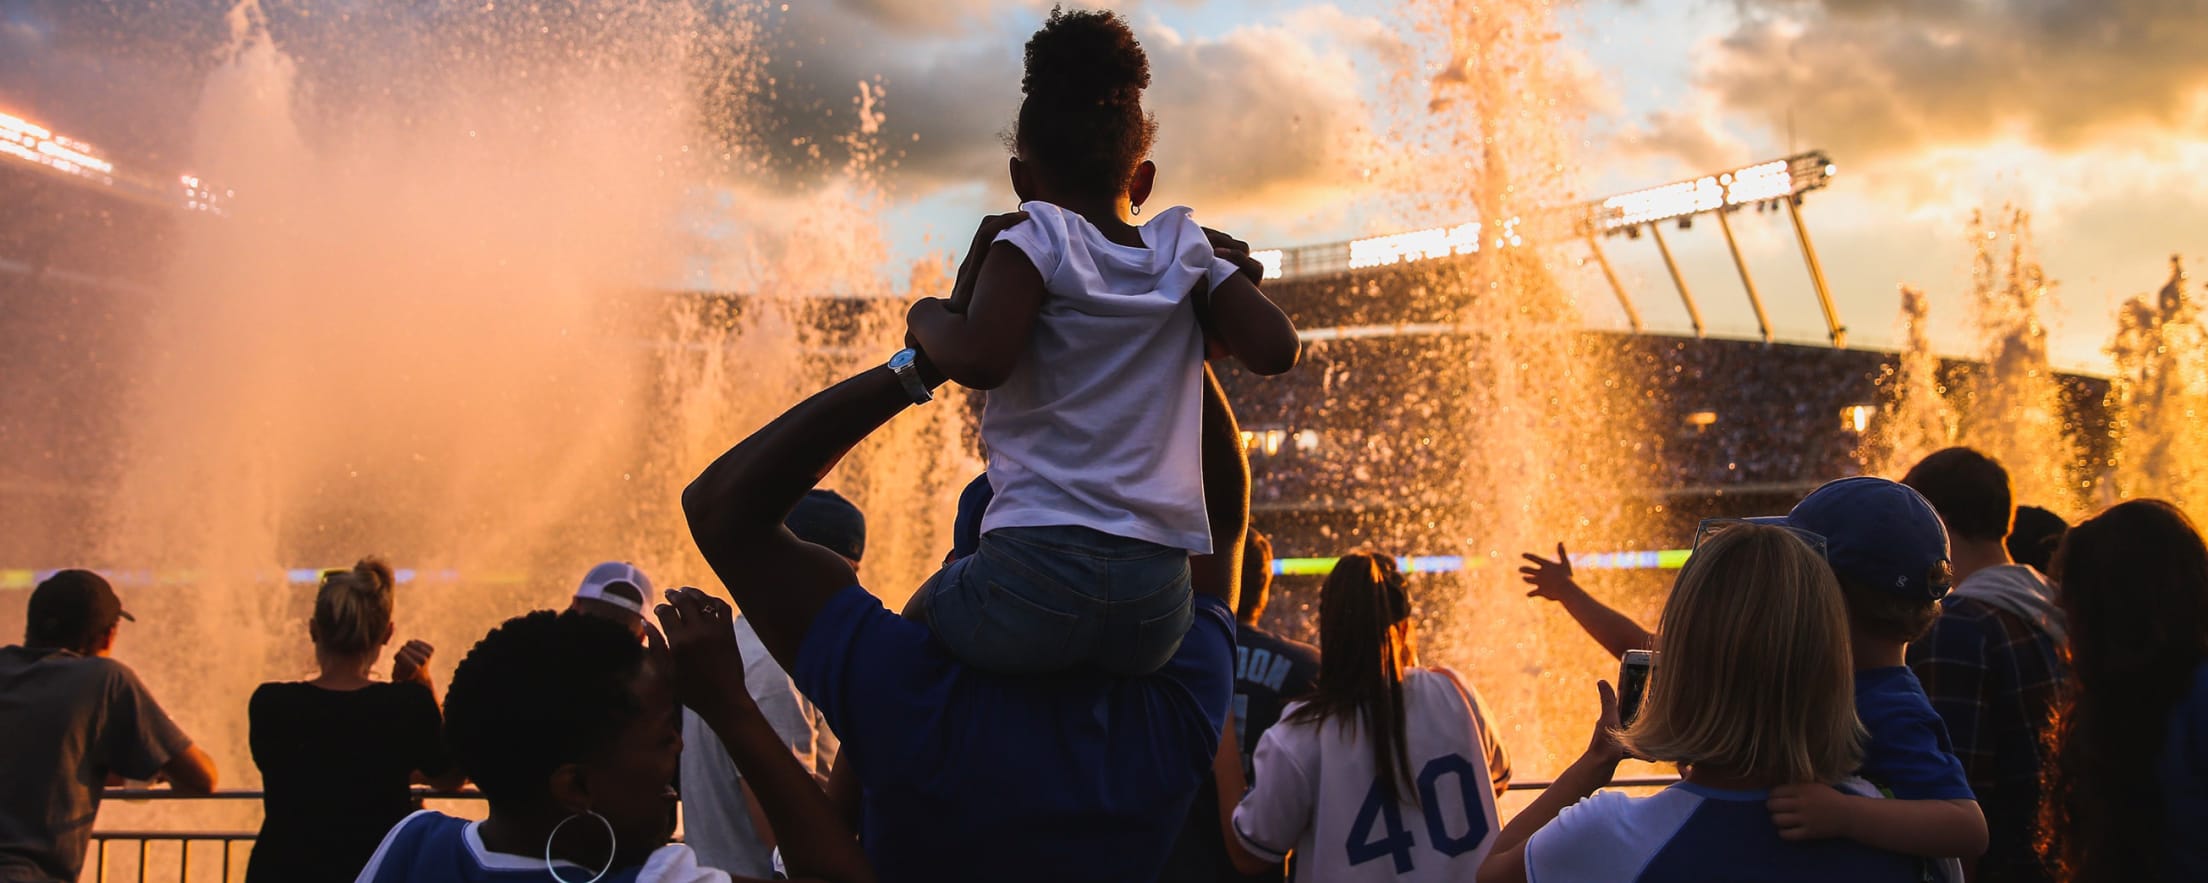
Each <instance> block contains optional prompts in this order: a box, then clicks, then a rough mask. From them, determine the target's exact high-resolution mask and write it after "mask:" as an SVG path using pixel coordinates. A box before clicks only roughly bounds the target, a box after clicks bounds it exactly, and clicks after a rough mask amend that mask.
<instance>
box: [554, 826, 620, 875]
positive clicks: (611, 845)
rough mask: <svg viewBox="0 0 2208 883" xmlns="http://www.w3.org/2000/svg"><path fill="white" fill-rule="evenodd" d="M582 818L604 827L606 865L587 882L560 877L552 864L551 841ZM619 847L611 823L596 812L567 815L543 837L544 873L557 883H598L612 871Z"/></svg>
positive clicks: (557, 869) (618, 840)
mask: <svg viewBox="0 0 2208 883" xmlns="http://www.w3.org/2000/svg"><path fill="white" fill-rule="evenodd" d="M584 816H589V817H591V818H594V819H597V820H598V824H600V825H603V826H605V829H606V865H605V867H602V868H599V869H598V873H596V874H592V875H591V877H590V879H588V880H569V879H567V878H566V877H562V876H560V869H559V868H558V867H557V866H555V865H553V864H552V841H553V840H555V839H557V838H558V837H559V836H560V829H561V828H565V827H567V823H568V822H572V821H575V820H576V819H579V818H582V817H584ZM620 846H621V841H620V839H619V838H617V837H615V836H614V834H613V823H612V822H609V821H606V817H605V816H602V815H599V814H598V813H597V812H596V811H594V810H588V809H586V810H583V811H582V812H579V813H570V814H568V817H567V818H564V819H561V820H560V823H559V824H557V825H553V826H552V833H550V834H546V835H544V872H545V873H547V874H551V875H552V879H554V880H557V881H559V883H598V881H599V880H600V879H602V878H604V877H605V876H606V872H608V871H611V870H613V859H614V856H616V855H619V854H620V853H621V848H620Z"/></svg>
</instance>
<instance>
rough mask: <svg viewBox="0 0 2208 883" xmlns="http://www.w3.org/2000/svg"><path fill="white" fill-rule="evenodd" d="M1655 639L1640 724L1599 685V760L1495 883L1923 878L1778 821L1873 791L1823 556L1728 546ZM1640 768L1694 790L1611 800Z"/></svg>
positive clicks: (1802, 548) (1736, 537) (1857, 882)
mask: <svg viewBox="0 0 2208 883" xmlns="http://www.w3.org/2000/svg"><path fill="white" fill-rule="evenodd" d="M1657 633H1658V634H1659V635H1661V636H1662V640H1661V642H1660V644H1661V649H1662V651H1663V653H1662V656H1661V657H1659V658H1658V660H1657V662H1656V665H1655V668H1654V669H1653V670H1652V672H1651V673H1650V675H1649V680H1648V687H1647V693H1646V696H1645V698H1644V699H1643V700H1642V705H1641V708H1640V713H1639V715H1638V716H1637V717H1636V718H1635V719H1634V720H1633V722H1632V724H1631V725H1630V726H1627V727H1623V728H1621V727H1620V725H1619V721H1618V710H1617V696H1616V694H1615V693H1613V692H1612V690H1611V688H1610V685H1609V684H1608V683H1602V684H1600V685H1599V689H1598V692H1599V693H1600V695H1601V700H1602V708H1601V715H1600V717H1599V718H1598V719H1597V722H1596V725H1595V733H1594V736H1593V737H1592V738H1591V739H1590V740H1589V745H1588V748H1587V751H1586V752H1585V753H1584V754H1582V755H1581V756H1580V758H1579V759H1578V760H1577V761H1574V762H1573V763H1572V765H1571V766H1570V767H1568V768H1566V769H1565V771H1564V772H1563V773H1561V774H1559V775H1558V776H1557V778H1556V781H1555V783H1554V784H1552V785H1550V786H1549V787H1548V789H1547V790H1545V791H1543V792H1542V793H1541V796H1540V797H1538V798H1536V799H1535V800H1534V802H1533V803H1532V804H1531V805H1529V806H1528V807H1527V808H1526V809H1525V810H1524V811H1523V812H1520V813H1519V814H1518V816H1517V817H1516V818H1514V819H1512V820H1511V822H1510V824H1509V826H1507V827H1505V828H1504V829H1503V832H1502V834H1501V835H1499V836H1498V837H1497V839H1496V842H1495V844H1494V846H1493V851H1492V852H1490V853H1489V854H1488V857H1487V859H1486V861H1485V862H1484V863H1483V864H1482V865H1481V867H1480V871H1479V880H1480V883H1523V881H1528V880H1537V881H1542V883H1574V881H1587V883H1595V881H1601V883H1636V881H1643V883H1655V881H1671V880H1789V881H1808V883H1816V881H1835V883H1838V881H1847V883H1880V881H1892V883H1903V881H1916V880H1919V879H1920V875H1921V872H1922V869H1921V866H1920V862H1919V860H1917V859H1915V858H1912V857H1910V856H1906V855H1902V854H1899V853H1894V852H1886V851H1883V850H1879V849H1875V848H1873V847H1870V846H1865V845H1863V844H1860V843H1856V842H1854V841H1852V840H1844V839H1829V840H1805V839H1793V838H1789V837H1787V836H1785V835H1784V833H1783V831H1782V828H1783V826H1785V825H1787V824H1788V823H1789V822H1790V820H1789V819H1786V818H1783V817H1782V818H1774V817H1773V816H1772V814H1771V812H1770V810H1769V809H1768V808H1767V803H1768V802H1769V801H1770V800H1771V797H1772V794H1773V792H1774V790H1775V789H1778V788H1781V787H1784V786H1788V785H1794V784H1802V783H1829V784H1834V785H1838V786H1840V787H1842V788H1844V789H1846V790H1847V791H1849V792H1850V793H1854V794H1869V793H1872V792H1871V791H1870V787H1869V785H1868V784H1866V783H1863V782H1861V781H1860V780H1851V779H1849V778H1848V777H1849V775H1850V774H1851V773H1852V772H1853V771H1854V770H1855V768H1856V767H1857V765H1858V764H1859V763H1861V759H1862V757H1863V748H1862V742H1863V731H1862V725H1861V724H1860V723H1859V722H1858V721H1857V720H1856V715H1855V706H1854V701H1853V693H1854V681H1853V668H1854V662H1853V657H1852V655H1851V651H1850V638H1849V632H1848V608H1847V605H1846V603H1845V602H1844V601H1842V600H1841V594H1840V586H1839V582H1838V580H1837V579H1836V578H1835V577H1834V576H1833V571H1832V569H1831V568H1830V567H1828V566H1826V564H1825V562H1824V560H1823V558H1821V557H1820V556H1819V555H1818V553H1817V552H1816V551H1814V550H1812V549H1811V548H1810V546H1809V545H1808V544H1807V543H1805V542H1804V541H1803V539H1802V538H1800V537H1798V536H1797V535H1796V534H1795V533H1793V532H1792V531H1789V530H1787V529H1786V528H1782V527H1777V526H1768V525H1760V524H1739V525H1737V526H1733V527H1730V528H1727V529H1725V530H1723V531H1721V532H1718V533H1717V534H1715V535H1714V536H1712V537H1711V538H1710V539H1708V540H1707V541H1706V542H1704V543H1701V544H1699V545H1698V548H1697V550H1696V552H1695V554H1694V555H1693V557H1691V558H1689V559H1687V565H1686V567H1685V569H1683V570H1682V571H1680V574H1679V580H1678V584H1677V585H1675V586H1674V587H1673V588H1672V592H1671V597H1670V598H1669V600H1667V601H1666V602H1665V603H1664V612H1663V616H1662V619H1661V621H1660V628H1659V629H1658V632H1657ZM1329 652H1331V650H1329ZM1629 753H1630V754H1632V755H1634V756H1637V757H1642V758H1646V759H1648V760H1653V761H1658V762H1667V763H1675V764H1678V765H1679V766H1680V769H1681V777H1682V778H1681V781H1680V782H1679V783H1678V784H1676V785H1672V786H1670V787H1668V788H1665V789H1664V790H1662V791H1660V792H1658V793H1656V794H1655V795H1652V796H1649V797H1638V798H1637V797H1629V796H1627V795H1626V794H1624V793H1623V792H1617V791H1604V792H1600V793H1597V789H1599V788H1601V787H1602V786H1603V785H1604V784H1606V783H1608V782H1609V781H1610V779H1611V777H1612V776H1613V775H1614V774H1615V773H1616V771H1617V766H1618V763H1619V762H1620V761H1621V760H1623V759H1624V758H1625V757H1626V755H1627V754H1629Z"/></svg>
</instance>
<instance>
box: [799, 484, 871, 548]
mask: <svg viewBox="0 0 2208 883" xmlns="http://www.w3.org/2000/svg"><path fill="white" fill-rule="evenodd" d="M782 524H783V526H784V527H788V528H789V529H790V533H793V534H796V535H797V538H798V539H801V540H804V541H805V542H808V543H812V544H813V545H816V546H821V547H824V548H826V549H827V550H828V551H830V552H834V553H836V554H838V555H842V556H843V557H844V559H845V560H847V561H858V560H860V559H861V558H864V557H866V514H865V513H863V512H860V511H859V507H858V506H856V505H853V504H852V503H851V501H850V500H846V499H844V498H843V495H842V494H839V493H836V492H835V491H824V490H820V489H818V488H816V489H813V490H809V491H806V492H805V496H804V498H803V499H800V500H798V501H797V507H796V508H794V509H791V510H790V514H789V517H787V518H784V519H782Z"/></svg>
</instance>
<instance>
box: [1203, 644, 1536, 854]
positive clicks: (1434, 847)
mask: <svg viewBox="0 0 2208 883" xmlns="http://www.w3.org/2000/svg"><path fill="white" fill-rule="evenodd" d="M1302 706H1303V703H1301V702H1296V703H1291V704H1289V706H1288V707H1287V708H1286V709H1284V710H1283V711H1282V712H1281V717H1280V723H1277V724H1274V725H1273V726H1272V728H1271V729H1268V730H1266V731H1265V735H1264V737H1263V738H1262V739H1259V740H1258V743H1257V757H1256V765H1257V779H1256V781H1255V782H1254V783H1253V785H1252V787H1251V789H1250V793H1249V794H1248V795H1247V796H1245V797H1243V798H1242V803H1241V804H1240V805H1238V806H1236V807H1235V808H1234V833H1235V837H1236V839H1239V840H1241V841H1242V845H1243V847H1244V848H1245V849H1248V850H1249V851H1250V852H1251V853H1252V854H1253V855H1257V856H1259V857H1262V858H1266V859H1269V860H1272V861H1279V860H1281V859H1282V858H1284V857H1286V855H1287V853H1288V851H1289V850H1290V849H1293V850H1295V853H1296V879H1297V880H1298V881H1312V880H1326V881H1336V880H1351V881H1356V880H1374V881H1381V880H1405V881H1412V883H1420V881H1443V880H1470V879H1472V877H1473V876H1474V875H1475V874H1477V873H1478V872H1479V868H1480V861H1481V860H1482V859H1485V858H1486V857H1487V851H1488V848H1489V847H1490V846H1492V845H1494V842H1495V834H1496V832H1498V831H1501V830H1502V827H1503V826H1502V822H1501V820H1500V819H1499V818H1498V817H1497V816H1496V813H1495V796H1496V793H1497V792H1498V791H1500V790H1501V789H1502V787H1503V786H1504V785H1506V784H1508V783H1509V781H1510V758H1509V755H1508V754H1507V753H1505V752H1504V751H1503V747H1502V745H1501V744H1500V743H1498V742H1497V741H1495V738H1494V736H1493V734H1491V733H1490V732H1488V729H1487V716H1486V714H1485V712H1484V708H1485V706H1484V704H1483V703H1481V702H1480V700H1479V697H1478V694H1476V693H1473V692H1472V691H1471V690H1469V689H1468V688H1466V687H1465V686H1464V685H1463V683H1462V682H1460V681H1459V680H1458V679H1457V676H1456V673H1455V672H1452V671H1450V670H1448V669H1445V668H1434V669H1423V668H1414V669H1411V670H1409V671H1407V672H1404V675H1403V718H1404V726H1405V732H1404V741H1405V743H1406V746H1407V748H1408V749H1409V752H1410V754H1409V757H1408V759H1409V761H1410V768H1411V783H1410V785H1409V787H1402V786H1400V785H1399V786H1398V787H1399V788H1400V789H1401V790H1400V792H1399V795H1398V796H1399V797H1400V800H1399V801H1398V802H1397V803H1395V804H1393V805H1390V804H1388V803H1387V798H1386V793H1385V792H1383V791H1381V790H1380V782H1379V778H1378V776H1377V775H1376V773H1375V769H1374V766H1373V757H1372V746H1371V745H1370V744H1369V743H1367V741H1366V739H1365V726H1364V722H1363V721H1354V722H1351V723H1349V724H1347V725H1343V724H1342V723H1341V722H1339V721H1327V722H1325V723H1312V722H1309V721H1290V720H1289V718H1290V717H1292V716H1293V715H1294V714H1295V712H1296V709H1298V708H1300V707H1302Z"/></svg>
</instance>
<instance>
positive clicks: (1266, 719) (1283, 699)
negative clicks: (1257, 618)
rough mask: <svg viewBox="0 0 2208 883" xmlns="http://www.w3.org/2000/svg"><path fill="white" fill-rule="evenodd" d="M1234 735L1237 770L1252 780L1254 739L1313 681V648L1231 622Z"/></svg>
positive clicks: (1307, 690) (1316, 654) (1315, 664)
mask: <svg viewBox="0 0 2208 883" xmlns="http://www.w3.org/2000/svg"><path fill="white" fill-rule="evenodd" d="M1234 637H1235V647H1234V737H1235V739H1236V741H1237V742H1238V743H1239V744H1240V745H1241V748H1242V775H1243V777H1244V778H1245V779H1247V780H1248V781H1252V782H1254V781H1257V767H1256V766H1254V765H1253V764H1252V763H1251V760H1250V759H1251V758H1253V757H1255V756H1256V755H1257V743H1258V741H1259V740H1260V739H1263V738H1264V737H1265V731H1266V730H1267V729H1270V728H1271V727H1272V726H1273V724H1275V723H1279V722H1280V711H1281V709H1283V708H1286V707H1287V705H1288V703H1290V702H1292V701H1295V700H1297V699H1301V698H1303V697H1305V696H1307V695H1310V693H1311V691H1312V690H1314V689H1316V688H1317V687H1318V685H1319V648H1317V647H1313V646H1311V645H1309V644H1306V643H1303V642H1302V641H1291V640H1288V639H1287V638H1283V637H1279V636H1277V635H1273V634H1271V633H1268V632H1266V631H1265V630H1264V629H1261V628H1258V627H1257V626H1254V625H1239V626H1236V627H1235V635H1234Z"/></svg>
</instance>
